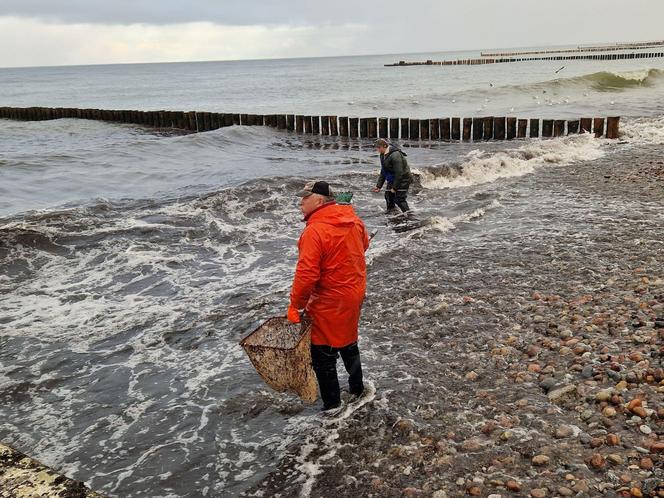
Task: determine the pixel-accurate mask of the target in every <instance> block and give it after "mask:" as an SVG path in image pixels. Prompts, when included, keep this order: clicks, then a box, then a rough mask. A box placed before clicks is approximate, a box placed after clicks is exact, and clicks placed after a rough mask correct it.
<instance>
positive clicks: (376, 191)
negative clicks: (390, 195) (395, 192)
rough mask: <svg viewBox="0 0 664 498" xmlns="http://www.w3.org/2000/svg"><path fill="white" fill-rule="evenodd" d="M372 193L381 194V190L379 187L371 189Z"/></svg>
mask: <svg viewBox="0 0 664 498" xmlns="http://www.w3.org/2000/svg"><path fill="white" fill-rule="evenodd" d="M371 191H372V192H374V193H378V192H380V189H379V188H378V187H374V188H372V189H371Z"/></svg>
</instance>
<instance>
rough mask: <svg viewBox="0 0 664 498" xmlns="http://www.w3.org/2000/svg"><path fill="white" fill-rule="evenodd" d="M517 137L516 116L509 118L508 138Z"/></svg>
mask: <svg viewBox="0 0 664 498" xmlns="http://www.w3.org/2000/svg"><path fill="white" fill-rule="evenodd" d="M515 138H516V118H507V140H514V139H515Z"/></svg>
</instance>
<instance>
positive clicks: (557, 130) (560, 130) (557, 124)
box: [553, 119, 565, 137]
mask: <svg viewBox="0 0 664 498" xmlns="http://www.w3.org/2000/svg"><path fill="white" fill-rule="evenodd" d="M564 134H565V120H564V119H556V120H555V121H554V122H553V136H554V137H562V136H563V135H564Z"/></svg>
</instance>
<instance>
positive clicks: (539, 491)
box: [530, 488, 546, 498]
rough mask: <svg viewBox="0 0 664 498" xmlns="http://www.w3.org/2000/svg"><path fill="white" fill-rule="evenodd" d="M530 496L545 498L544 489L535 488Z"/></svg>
mask: <svg viewBox="0 0 664 498" xmlns="http://www.w3.org/2000/svg"><path fill="white" fill-rule="evenodd" d="M530 496H532V497H533V498H545V497H546V489H544V488H535V489H532V490H531V491H530Z"/></svg>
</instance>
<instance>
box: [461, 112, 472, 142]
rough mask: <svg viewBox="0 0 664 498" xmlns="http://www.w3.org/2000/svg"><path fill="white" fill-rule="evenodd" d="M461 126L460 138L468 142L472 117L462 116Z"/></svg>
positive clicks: (470, 134)
mask: <svg viewBox="0 0 664 498" xmlns="http://www.w3.org/2000/svg"><path fill="white" fill-rule="evenodd" d="M462 127H463V136H462V139H463V141H464V142H469V141H470V137H471V136H472V129H473V120H472V118H463V121H462Z"/></svg>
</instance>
